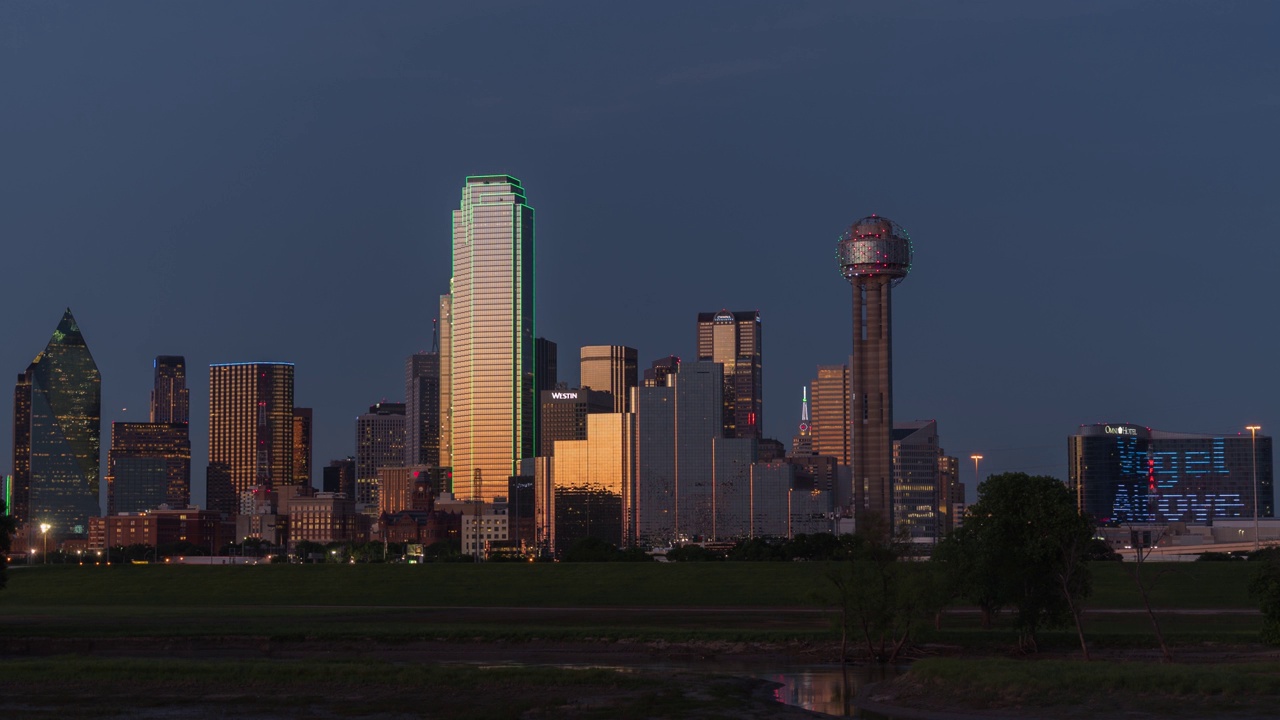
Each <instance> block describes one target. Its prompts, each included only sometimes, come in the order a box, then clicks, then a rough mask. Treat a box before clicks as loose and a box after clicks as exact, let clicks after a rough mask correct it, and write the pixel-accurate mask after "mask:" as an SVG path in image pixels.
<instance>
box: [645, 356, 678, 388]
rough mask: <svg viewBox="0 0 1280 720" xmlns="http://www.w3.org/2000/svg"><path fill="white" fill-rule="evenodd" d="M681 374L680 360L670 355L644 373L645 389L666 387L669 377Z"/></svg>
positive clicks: (656, 362)
mask: <svg viewBox="0 0 1280 720" xmlns="http://www.w3.org/2000/svg"><path fill="white" fill-rule="evenodd" d="M678 372H680V358H678V357H676V356H675V355H668V356H666V357H664V358H661V359H659V360H654V361H653V363H652V364H651V365H650V366H649V367H648V368H646V369H645V371H644V383H643V385H644V387H666V386H667V376H668V375H674V374H675V373H678Z"/></svg>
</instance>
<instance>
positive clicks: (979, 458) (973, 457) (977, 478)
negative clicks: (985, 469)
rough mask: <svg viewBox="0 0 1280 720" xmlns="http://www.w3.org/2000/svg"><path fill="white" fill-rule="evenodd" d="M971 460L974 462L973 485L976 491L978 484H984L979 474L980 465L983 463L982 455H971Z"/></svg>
mask: <svg viewBox="0 0 1280 720" xmlns="http://www.w3.org/2000/svg"><path fill="white" fill-rule="evenodd" d="M969 459H970V460H972V461H973V483H974V485H973V486H974V489H975V490H976V489H977V487H978V483H980V482H982V476H981V475H979V474H978V463H979V462H981V461H982V456H981V455H970V456H969Z"/></svg>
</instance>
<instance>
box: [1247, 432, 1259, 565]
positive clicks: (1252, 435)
mask: <svg viewBox="0 0 1280 720" xmlns="http://www.w3.org/2000/svg"><path fill="white" fill-rule="evenodd" d="M1261 429H1262V426H1261V425H1249V426H1247V427H1245V430H1248V431H1249V437H1250V444H1251V445H1252V446H1253V551H1254V552H1258V431H1259V430H1261Z"/></svg>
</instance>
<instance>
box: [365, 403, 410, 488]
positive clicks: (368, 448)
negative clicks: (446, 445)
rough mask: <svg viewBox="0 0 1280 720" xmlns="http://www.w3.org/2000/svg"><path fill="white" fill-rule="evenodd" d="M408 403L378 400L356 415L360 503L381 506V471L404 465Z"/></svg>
mask: <svg viewBox="0 0 1280 720" xmlns="http://www.w3.org/2000/svg"><path fill="white" fill-rule="evenodd" d="M404 437H405V414H404V403H386V402H384V403H378V404H376V405H371V406H370V407H369V412H367V413H365V414H363V415H361V416H360V417H358V418H356V506H357V507H361V508H365V507H375V506H377V505H378V488H379V485H378V470H379V469H380V468H389V467H404V445H405V443H404Z"/></svg>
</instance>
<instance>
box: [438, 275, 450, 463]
mask: <svg viewBox="0 0 1280 720" xmlns="http://www.w3.org/2000/svg"><path fill="white" fill-rule="evenodd" d="M450 284H451V285H452V282H450ZM439 413H440V461H439V465H440V467H442V468H447V467H453V296H452V295H441V296H440V407H439Z"/></svg>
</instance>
